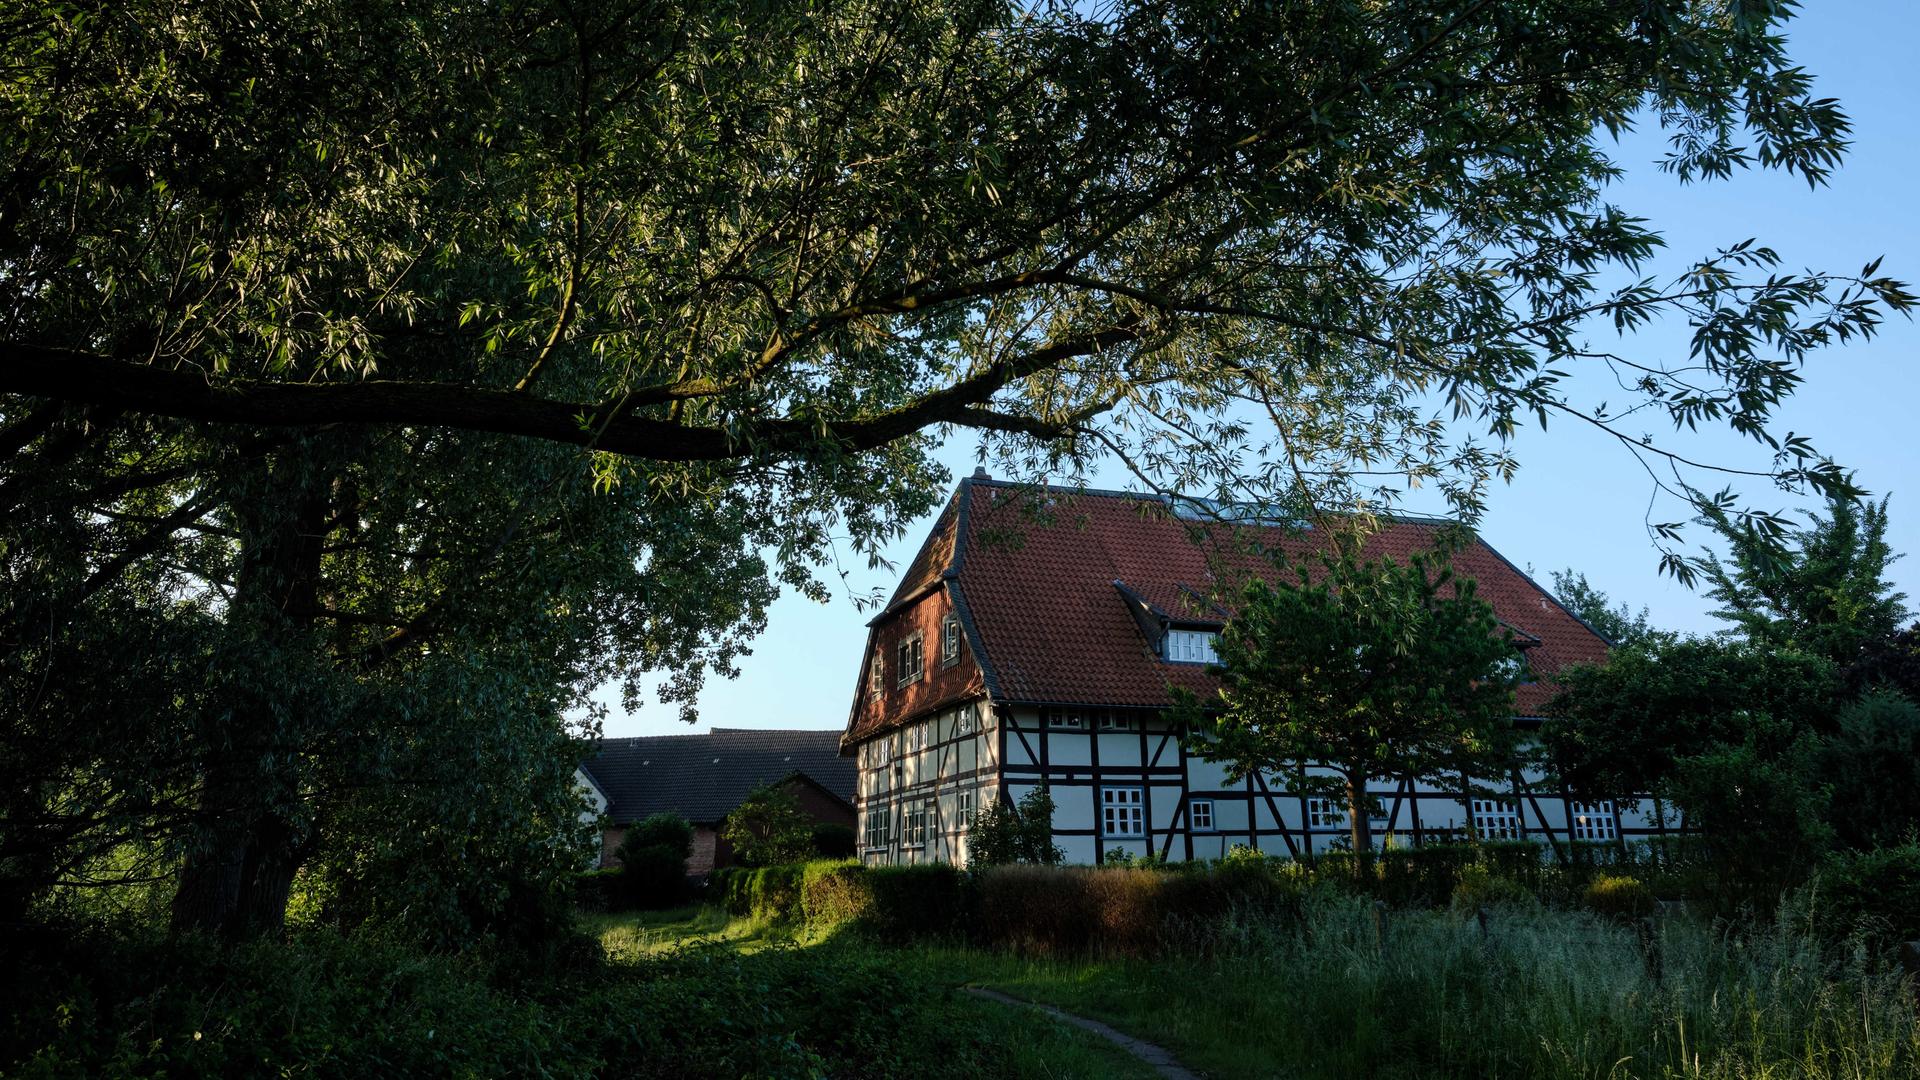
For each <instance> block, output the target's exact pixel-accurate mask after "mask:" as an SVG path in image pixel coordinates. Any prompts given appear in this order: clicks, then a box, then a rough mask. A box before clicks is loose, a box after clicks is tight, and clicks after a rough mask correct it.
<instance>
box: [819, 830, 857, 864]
mask: <svg viewBox="0 0 1920 1080" xmlns="http://www.w3.org/2000/svg"><path fill="white" fill-rule="evenodd" d="M813 851H814V854H816V855H818V856H820V857H821V858H823V859H850V858H852V857H853V826H851V825H836V824H834V823H832V822H827V821H823V822H821V823H819V824H818V825H815V826H814V827H813Z"/></svg>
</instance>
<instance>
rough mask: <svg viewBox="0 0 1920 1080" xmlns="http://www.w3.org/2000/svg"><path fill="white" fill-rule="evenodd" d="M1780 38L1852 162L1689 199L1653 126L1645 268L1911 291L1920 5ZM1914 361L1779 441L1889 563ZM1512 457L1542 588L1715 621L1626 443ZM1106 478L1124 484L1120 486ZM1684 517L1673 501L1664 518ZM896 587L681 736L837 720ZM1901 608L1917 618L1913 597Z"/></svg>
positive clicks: (1814, 10)
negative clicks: (1834, 480) (1726, 253)
mask: <svg viewBox="0 0 1920 1080" xmlns="http://www.w3.org/2000/svg"><path fill="white" fill-rule="evenodd" d="M1789 39H1790V41H1791V42H1792V46H1793V48H1792V52H1793V55H1794V56H1795V58H1796V60H1797V61H1798V62H1800V63H1801V64H1803V65H1805V66H1806V67H1807V68H1808V69H1809V70H1810V71H1812V72H1813V73H1814V75H1815V76H1816V79H1817V83H1816V88H1817V90H1818V92H1819V93H1820V94H1821V95H1822V96H1833V97H1837V98H1839V99H1840V101H1841V103H1842V106H1843V107H1844V108H1845V109H1846V111H1847V113H1848V115H1849V116H1850V117H1851V118H1852V120H1853V124H1854V135H1853V138H1854V146H1853V150H1852V152H1851V154H1850V155H1849V157H1848V158H1847V160H1846V162H1845V164H1844V165H1843V167H1842V168H1841V169H1840V170H1839V172H1838V173H1837V174H1835V176H1834V177H1833V178H1832V179H1831V181H1830V182H1829V184H1828V185H1827V186H1825V187H1823V188H1821V189H1819V190H1816V191H1809V190H1808V188H1807V185H1806V184H1805V182H1804V181H1801V180H1798V179H1795V178H1793V177H1789V176H1786V175H1783V174H1778V173H1763V172H1748V173H1744V174H1737V175H1736V176H1735V177H1734V178H1733V179H1732V180H1730V181H1725V182H1721V183H1716V184H1705V185H1699V184H1696V185H1693V186H1690V187H1682V186H1681V185H1679V184H1678V183H1677V182H1675V181H1674V180H1673V179H1672V178H1670V177H1667V176H1665V175H1663V174H1661V173H1659V172H1658V171H1657V170H1656V169H1654V168H1653V164H1652V163H1653V161H1654V160H1655V158H1656V157H1657V156H1658V155H1659V153H1660V151H1661V148H1662V145H1663V144H1662V141H1661V139H1660V136H1659V133H1658V132H1657V131H1647V132H1643V133H1640V134H1637V135H1634V136H1631V137H1629V138H1627V139H1626V140H1624V141H1623V142H1622V143H1621V144H1620V145H1619V147H1617V149H1616V151H1615V155H1614V156H1615V158H1616V159H1617V160H1618V161H1619V163H1620V164H1621V165H1622V166H1624V167H1625V168H1626V169H1627V171H1628V175H1627V177H1626V179H1625V180H1624V181H1623V182H1622V183H1620V184H1619V185H1617V186H1616V187H1615V188H1614V189H1613V190H1612V191H1611V192H1610V193H1609V195H1610V197H1611V198H1612V199H1613V201H1615V202H1616V203H1618V204H1619V205H1621V206H1622V207H1623V208H1624V209H1626V210H1628V211H1629V212H1631V213H1634V214H1637V215H1639V216H1642V217H1645V218H1648V219H1649V220H1650V223H1651V225H1652V227H1653V228H1655V229H1656V230H1658V231H1660V232H1661V233H1663V234H1664V235H1665V237H1666V239H1667V253H1666V255H1665V256H1664V257H1662V258H1661V259H1660V260H1659V261H1658V262H1657V263H1656V264H1655V265H1653V266H1652V267H1651V268H1650V271H1651V272H1653V273H1654V274H1655V275H1656V276H1659V277H1665V276H1668V275H1670V274H1671V273H1673V272H1675V271H1677V270H1678V269H1679V268H1681V267H1682V266H1684V265H1685V263H1687V262H1688V261H1690V260H1691V259H1692V258H1694V257H1698V256H1701V255H1705V254H1707V253H1708V252H1710V251H1712V250H1714V249H1715V248H1718V247H1723V246H1726V245H1729V244H1733V243H1736V242H1738V241H1741V240H1744V239H1747V238H1748V237H1757V238H1759V239H1760V240H1761V241H1762V242H1763V243H1766V244H1768V245H1769V246H1771V247H1773V248H1774V249H1775V250H1777V251H1779V252H1780V254H1781V256H1782V257H1783V259H1784V260H1785V265H1784V267H1783V269H1785V270H1789V271H1792V270H1800V269H1819V270H1831V271H1849V272H1850V271H1856V270H1858V269H1859V268H1860V267H1861V266H1863V265H1864V264H1865V263H1867V262H1868V261H1869V260H1871V259H1873V258H1876V257H1879V256H1883V255H1884V256H1885V257H1886V262H1885V264H1884V266H1883V267H1882V271H1883V272H1884V273H1889V274H1892V275H1893V276H1895V277H1898V278H1901V279H1902V280H1905V281H1907V282H1909V283H1915V282H1920V211H1916V208H1915V205H1914V201H1913V192H1914V190H1915V181H1916V178H1917V177H1920V108H1916V107H1915V106H1916V95H1915V91H1914V85H1913V78H1912V74H1911V72H1912V64H1913V61H1914V58H1915V57H1916V56H1917V55H1920V11H1916V10H1915V9H1913V8H1912V7H1911V6H1910V4H1909V3H1908V2H1906V0H1874V2H1867V0H1817V2H1815V3H1812V4H1809V5H1808V10H1807V11H1806V13H1805V14H1803V15H1802V16H1801V17H1800V18H1798V19H1796V20H1794V22H1793V23H1792V24H1790V28H1789ZM1685 347H1686V345H1685V329H1684V326H1681V325H1677V324H1674V325H1656V326H1654V327H1652V328H1650V329H1649V330H1647V331H1645V332H1643V333H1641V334H1640V335H1638V336H1636V337H1635V338H1633V339H1632V340H1630V341H1629V342H1627V343H1626V344H1625V346H1624V351H1626V352H1628V353H1629V355H1632V354H1635V353H1638V354H1640V355H1651V354H1653V353H1654V352H1656V351H1661V352H1671V351H1673V350H1683V349H1684V348H1685ZM1916 354H1920V327H1917V326H1915V325H1914V324H1913V323H1910V322H1908V321H1907V320H1905V319H1903V318H1902V319H1896V320H1894V321H1892V322H1890V323H1889V324H1888V325H1887V326H1886V328H1885V330H1884V332H1883V333H1882V334H1881V335H1880V336H1879V337H1877V338H1875V339H1874V340H1873V341H1871V342H1865V343H1854V344H1850V345H1847V346H1845V347H1842V348H1835V349H1831V350H1828V351H1826V352H1824V353H1821V354H1819V355H1818V356H1816V357H1815V358H1814V359H1813V360H1812V361H1811V362H1810V363H1809V365H1808V367H1807V369H1806V372H1805V374H1806V383H1805V385H1804V386H1803V387H1802V388H1801V390H1800V391H1799V393H1798V394H1796V395H1795V397H1794V398H1793V399H1792V400H1791V401H1790V402H1789V403H1788V404H1787V406H1786V407H1785V408H1784V409H1782V410H1781V411H1780V413H1779V417H1778V427H1777V430H1780V431H1786V430H1792V431H1796V432H1799V433H1801V434H1805V435H1807V436H1809V437H1811V438H1812V439H1813V441H1814V444H1815V445H1816V446H1817V447H1819V448H1820V449H1821V450H1822V451H1823V452H1824V453H1827V454H1829V455H1831V456H1832V457H1834V458H1835V459H1836V460H1838V461H1839V462H1841V463H1842V464H1844V465H1846V466H1848V467H1850V468H1853V469H1856V470H1857V471H1858V474H1859V478H1860V480H1861V482H1862V483H1863V484H1864V485H1865V486H1866V487H1867V488H1869V489H1870V490H1872V491H1874V492H1875V493H1877V494H1883V493H1891V494H1892V496H1893V502H1892V507H1891V522H1892V524H1891V528H1890V531H1889V539H1890V540H1891V541H1892V544H1893V547H1894V549H1895V550H1896V551H1915V550H1920V485H1915V484H1913V483H1912V482H1911V481H1912V480H1913V479H1914V477H1915V475H1916V470H1915V465H1914V462H1915V457H1916V455H1915V453H1914V451H1913V449H1912V448H1913V447H1914V446H1915V444H1916V442H1917V441H1920V435H1917V432H1916V428H1920V374H1916V368H1915V364H1914V359H1915V357H1916ZM1669 442H1670V445H1672V446H1673V448H1675V449H1681V448H1684V449H1686V450H1687V451H1688V452H1690V453H1693V454H1697V455H1700V456H1703V457H1705V458H1706V459H1708V460H1712V461H1715V462H1719V463H1724V464H1745V465H1749V466H1752V467H1764V466H1765V465H1766V462H1767V459H1766V456H1764V455H1762V454H1760V453H1758V452H1757V448H1756V447H1755V445H1754V444H1752V443H1750V442H1746V441H1743V440H1739V439H1736V438H1734V437H1732V436H1730V435H1725V434H1722V433H1707V434H1702V435H1701V436H1697V437H1690V438H1687V439H1684V440H1680V441H1671V440H1669ZM960 443H962V444H964V445H959V444H956V445H952V446H949V447H948V448H947V452H946V453H945V455H944V456H945V458H946V460H947V462H948V464H949V465H950V466H951V467H952V468H953V471H954V473H955V475H956V476H959V475H963V474H965V473H967V472H969V471H971V470H972V467H973V462H972V454H971V448H972V442H971V440H970V439H962V440H960ZM1515 453H1516V455H1517V456H1518V457H1519V458H1520V460H1521V463H1522V468H1521V471H1520V473H1519V475H1518V476H1517V477H1516V478H1515V479H1514V481H1513V483H1512V484H1510V485H1506V486H1501V487H1497V488H1496V489H1495V490H1494V491H1493V493H1492V497H1491V499H1490V502H1489V509H1488V513H1487V515H1486V517H1485V518H1484V519H1483V520H1482V522H1481V523H1480V532H1481V535H1482V536H1484V537H1485V538H1486V540H1487V542H1488V543H1490V544H1492V545H1493V546H1494V547H1495V548H1498V549H1499V550H1500V552H1501V553H1502V554H1504V555H1506V556H1507V558H1509V559H1511V560H1512V561H1513V562H1515V563H1516V564H1519V565H1521V566H1531V567H1533V568H1534V569H1535V570H1537V571H1538V576H1539V577H1540V578H1541V580H1542V581H1543V583H1544V582H1545V580H1546V578H1547V575H1548V572H1549V571H1550V570H1553V569H1558V568H1561V567H1574V568H1577V569H1579V570H1582V571H1584V572H1585V573H1586V574H1587V576H1588V578H1589V579H1590V580H1591V581H1592V582H1593V583H1594V585H1595V586H1597V587H1598V588H1600V589H1602V590H1603V591H1605V592H1607V593H1609V594H1610V595H1611V596H1613V598H1614V599H1615V600H1621V601H1626V602H1628V603H1630V604H1632V605H1633V606H1634V607H1635V608H1636V609H1637V608H1639V607H1640V606H1642V605H1644V606H1646V607H1648V608H1650V609H1651V610H1652V615H1653V618H1654V620H1655V621H1656V622H1657V623H1658V624H1660V625H1663V626H1668V627H1672V628H1675V629H1679V630H1688V631H1709V630H1713V629H1715V628H1716V627H1717V625H1718V624H1717V623H1716V622H1715V621H1714V620H1713V619H1712V618H1711V617H1710V616H1709V615H1708V611H1709V610H1710V605H1709V604H1708V603H1707V602H1705V601H1704V600H1703V599H1702V598H1701V597H1700V596H1699V595H1697V594H1695V593H1693V592H1690V591H1688V590H1687V589H1685V588H1683V587H1681V586H1679V585H1677V584H1675V583H1674V582H1673V581H1672V580H1671V579H1669V578H1664V577H1661V576H1660V575H1659V574H1658V573H1657V572H1656V567H1657V562H1658V553H1657V552H1656V551H1655V550H1654V548H1653V546H1652V544H1651V542H1650V541H1649V539H1648V537H1647V533H1646V528H1645V524H1644V522H1645V520H1646V517H1647V503H1648V499H1649V496H1650V495H1651V486H1650V483H1649V481H1648V479H1647V477H1646V475H1645V473H1643V472H1641V471H1640V468H1639V466H1638V465H1637V464H1635V462H1634V461H1633V459H1632V458H1631V457H1630V456H1629V455H1628V454H1627V452H1626V451H1625V450H1624V449H1622V448H1620V447H1619V446H1618V445H1616V444H1613V443H1611V441H1610V440H1608V439H1606V438H1605V437H1603V436H1601V435H1599V434H1598V433H1597V432H1592V431H1583V430H1577V429H1575V428H1574V427H1573V426H1571V425H1566V424H1561V425H1556V426H1555V427H1553V428H1552V429H1551V430H1548V431H1545V432H1542V431H1540V430H1538V429H1537V428H1536V429H1531V430H1526V431H1523V432H1522V433H1521V435H1520V436H1519V438H1518V439H1517V441H1516V443H1515ZM1102 479H1103V482H1111V483H1113V484H1114V485H1115V486H1124V485H1123V484H1122V483H1121V482H1120V481H1119V480H1118V478H1117V477H1103V478H1102ZM1744 494H1745V495H1746V496H1747V498H1748V500H1749V502H1751V503H1753V504H1755V505H1759V506H1765V507H1768V508H1772V509H1778V510H1785V511H1795V510H1799V509H1802V508H1804V507H1805V506H1807V505H1809V504H1810V500H1808V499H1805V498H1801V497H1796V496H1793V495H1790V494H1787V493H1783V492H1777V491H1771V490H1768V489H1767V488H1766V487H1765V486H1764V485H1762V486H1761V487H1757V488H1748V489H1745V490H1744ZM1428 503H1431V505H1428ZM1405 508H1406V509H1409V510H1420V509H1429V510H1439V509H1441V507H1440V505H1439V504H1438V502H1437V500H1432V499H1428V498H1426V497H1425V496H1422V495H1419V494H1415V495H1413V496H1411V497H1409V499H1408V500H1407V501H1406V503H1405ZM1678 516H1679V515H1678V514H1676V513H1674V512H1673V508H1672V507H1671V506H1668V507H1666V508H1665V512H1664V513H1663V514H1661V515H1660V517H1659V520H1673V519H1675V518H1676V517H1678ZM930 524H931V520H930V519H929V520H928V521H925V522H920V523H917V524H916V525H915V526H914V528H913V529H911V530H910V531H909V533H908V535H907V537H906V538H904V539H903V540H901V541H900V542H899V543H898V544H896V545H895V547H894V549H893V550H892V551H891V552H889V557H890V558H892V559H893V560H894V561H895V562H896V563H898V564H900V565H902V566H904V564H905V562H906V560H907V559H909V558H910V557H911V556H912V554H913V552H914V550H915V549H916V548H917V547H918V546H919V543H920V540H921V538H922V536H923V535H924V534H925V531H926V528H927V526H929V525H930ZM1893 576H1894V578H1895V580H1896V581H1897V582H1898V584H1899V585H1900V587H1901V588H1902V589H1903V590H1904V591H1906V592H1907V593H1908V594H1909V595H1910V596H1912V597H1916V598H1920V557H1915V558H1909V559H1905V560H1902V561H1901V562H1899V563H1896V564H1895V567H1894V575H1893ZM892 579H893V573H892V572H891V571H875V572H872V573H866V574H860V573H856V574H855V575H854V576H853V579H852V581H851V582H850V588H851V592H850V593H842V594H840V596H839V598H838V599H836V600H835V601H834V602H832V603H830V604H826V605H821V604H815V603H812V602H810V601H807V600H804V599H801V598H799V597H795V596H785V597H782V598H781V599H780V600H779V601H778V602H777V603H776V604H775V605H774V606H773V608H772V610H771V612H770V614H769V618H768V624H767V630H766V633H765V634H764V635H763V636H762V637H761V638H760V640H759V641H758V642H757V643H756V644H755V646H754V653H753V655H752V656H749V657H746V658H744V659H743V660H742V661H741V663H740V675H739V677H738V678H737V679H731V680H727V679H714V680H711V681H710V682H709V684H708V686H707V688H706V690H705V691H704V692H703V693H702V695H701V697H700V702H699V705H700V714H701V715H700V720H699V723H698V725H697V726H696V727H695V728H694V729H693V730H704V729H705V728H706V727H707V726H708V725H712V724H717V725H721V726H727V727H787V728H834V727H840V726H842V725H843V724H844V723H845V721H846V715H847V706H848V703H849V701H850V699H851V695H852V692H853V687H854V681H855V677H856V675H857V669H858V667H859V662H860V651H861V647H862V645H863V643H864V641H865V634H866V630H865V622H866V617H867V616H866V615H863V614H862V613H861V612H859V611H857V610H855V608H854V606H853V604H852V602H851V600H850V599H848V596H850V595H858V594H862V593H865V592H866V591H868V590H869V589H870V588H871V587H873V586H875V585H878V586H881V587H883V588H890V587H891V585H892ZM1910 604H1912V606H1915V607H1920V601H1910ZM601 696H602V699H603V700H604V701H605V702H606V704H607V705H608V706H609V708H610V712H609V715H608V717H607V721H606V734H608V735H657V734H671V733H679V732H685V731H687V730H689V729H688V728H687V726H686V725H685V724H683V723H681V722H680V721H679V720H678V718H677V710H676V709H674V708H671V707H666V706H661V705H659V704H658V703H652V704H650V705H648V706H647V707H645V708H643V709H642V710H640V711H638V712H636V713H633V714H628V713H626V712H625V710H623V709H622V708H621V707H620V706H619V703H618V695H617V694H615V693H612V692H610V691H609V692H605V693H603V694H602V695H601Z"/></svg>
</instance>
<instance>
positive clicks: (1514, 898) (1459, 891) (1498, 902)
mask: <svg viewBox="0 0 1920 1080" xmlns="http://www.w3.org/2000/svg"><path fill="white" fill-rule="evenodd" d="M1536 903H1538V900H1537V899H1536V898H1535V896H1534V893H1533V891H1532V890H1530V889H1528V888H1527V887H1526V886H1525V885H1523V884H1521V883H1520V882H1518V881H1515V880H1513V879H1512V878H1508V877H1502V876H1500V875H1499V874H1496V873H1495V872H1494V871H1493V870H1491V869H1489V868H1488V867H1486V866H1484V865H1482V864H1479V863H1475V864H1472V865H1469V866H1465V867H1462V868H1461V870H1460V879H1459V881H1458V882H1457V883H1456V884H1455V885H1454V887H1453V906H1454V908H1455V909H1457V910H1460V911H1472V910H1474V909H1476V908H1480V907H1495V906H1503V907H1527V906H1531V905H1534V904H1536Z"/></svg>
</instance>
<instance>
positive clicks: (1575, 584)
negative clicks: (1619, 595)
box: [1553, 568, 1664, 645]
mask: <svg viewBox="0 0 1920 1080" xmlns="http://www.w3.org/2000/svg"><path fill="white" fill-rule="evenodd" d="M1553 598H1554V599H1555V600H1558V601H1560V603H1561V605H1562V606H1563V607H1565V608H1566V609H1567V610H1568V611H1570V612H1572V613H1573V615H1574V617H1575V618H1577V619H1579V620H1580V621H1581V622H1584V623H1586V624H1587V625H1588V626H1589V627H1592V628H1593V630H1594V631H1595V632H1596V633H1598V634H1599V635H1600V636H1601V637H1603V638H1606V639H1607V642H1608V644H1611V645H1631V644H1634V643H1635V642H1639V641H1645V640H1647V639H1649V638H1652V637H1654V636H1656V635H1659V634H1662V633H1664V631H1661V630H1658V629H1655V628H1654V625H1653V621H1652V619H1651V618H1649V615H1648V610H1647V608H1646V607H1645V606H1642V607H1641V608H1640V610H1639V611H1638V612H1637V613H1636V612H1635V611H1634V610H1633V609H1632V608H1631V607H1628V606H1627V605H1626V604H1625V603H1624V602H1623V603H1620V604H1617V605H1616V604H1614V603H1613V602H1612V600H1610V599H1609V598H1608V597H1607V594H1606V593H1603V592H1601V591H1600V590H1599V589H1596V588H1594V587H1593V585H1592V583H1591V582H1589V581H1587V575H1586V574H1584V573H1581V572H1578V571H1575V570H1573V569H1571V568H1569V569H1566V570H1555V571H1554V572H1553Z"/></svg>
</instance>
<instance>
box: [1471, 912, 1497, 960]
mask: <svg viewBox="0 0 1920 1080" xmlns="http://www.w3.org/2000/svg"><path fill="white" fill-rule="evenodd" d="M1473 917H1474V918H1475V919H1476V920H1478V921H1479V923H1480V955H1481V956H1482V957H1483V958H1485V959H1486V960H1487V961H1488V962H1489V963H1491V962H1492V960H1493V931H1492V929H1491V928H1490V927H1489V926H1488V916H1487V905H1485V904H1481V905H1480V907H1479V909H1478V910H1476V911H1475V912H1474V913H1473Z"/></svg>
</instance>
